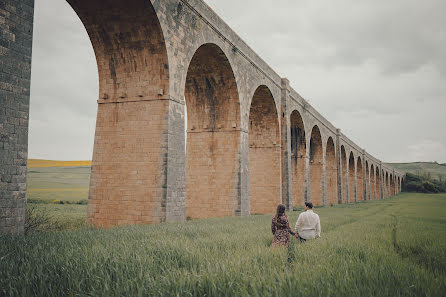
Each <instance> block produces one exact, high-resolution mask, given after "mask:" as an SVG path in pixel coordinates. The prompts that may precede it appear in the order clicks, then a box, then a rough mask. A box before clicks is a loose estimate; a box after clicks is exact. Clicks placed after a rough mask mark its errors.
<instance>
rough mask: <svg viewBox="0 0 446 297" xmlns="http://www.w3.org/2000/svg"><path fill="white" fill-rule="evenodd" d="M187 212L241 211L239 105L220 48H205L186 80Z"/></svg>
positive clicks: (224, 213)
mask: <svg viewBox="0 0 446 297" xmlns="http://www.w3.org/2000/svg"><path fill="white" fill-rule="evenodd" d="M185 99H186V105H187V129H188V131H187V146H186V194H187V200H186V216H187V217H191V218H208V217H223V216H232V215H234V214H235V213H234V211H235V210H236V209H237V203H238V199H237V191H236V188H237V183H238V180H237V171H238V166H239V165H238V164H237V158H236V156H237V152H238V148H239V134H240V129H238V128H239V126H240V120H239V119H240V116H239V115H240V105H239V96H238V93H237V84H236V82H235V78H234V74H233V72H232V70H231V67H230V64H229V61H228V60H227V58H226V56H225V55H224V53H223V52H222V51H221V49H220V48H219V47H217V46H215V45H204V46H202V47H200V48H199V49H198V50H197V52H196V54H195V55H194V57H193V58H192V60H191V63H190V66H189V71H188V74H187V79H186V89H185Z"/></svg>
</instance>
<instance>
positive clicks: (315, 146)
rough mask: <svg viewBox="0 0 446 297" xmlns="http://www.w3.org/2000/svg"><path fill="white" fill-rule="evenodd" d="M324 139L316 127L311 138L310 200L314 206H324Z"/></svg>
mask: <svg viewBox="0 0 446 297" xmlns="http://www.w3.org/2000/svg"><path fill="white" fill-rule="evenodd" d="M322 154H323V152H322V137H321V132H320V131H319V127H318V126H314V127H313V129H312V131H311V138H310V172H309V176H310V178H309V182H310V198H311V201H312V202H313V204H314V205H322V204H323V189H322V174H323V170H322V169H323V159H322V158H323V155H322Z"/></svg>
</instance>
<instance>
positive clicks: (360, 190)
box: [356, 156, 365, 201]
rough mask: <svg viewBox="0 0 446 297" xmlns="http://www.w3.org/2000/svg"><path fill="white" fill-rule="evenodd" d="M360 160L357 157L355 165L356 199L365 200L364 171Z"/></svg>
mask: <svg viewBox="0 0 446 297" xmlns="http://www.w3.org/2000/svg"><path fill="white" fill-rule="evenodd" d="M362 166H363V165H362V159H361V157H360V156H358V159H357V164H356V189H357V192H356V193H357V199H358V201H359V200H365V196H364V171H363V167H362Z"/></svg>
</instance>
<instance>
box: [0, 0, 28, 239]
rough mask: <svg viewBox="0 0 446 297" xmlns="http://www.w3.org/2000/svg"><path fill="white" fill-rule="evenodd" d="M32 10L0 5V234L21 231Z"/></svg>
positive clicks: (9, 1) (20, 0)
mask: <svg viewBox="0 0 446 297" xmlns="http://www.w3.org/2000/svg"><path fill="white" fill-rule="evenodd" d="M33 7H34V0H2V1H0V234H1V233H22V232H23V230H24V219H25V207H26V165H27V155H28V153H27V152H28V113H29V91H30V78H31V47H32V31H33V12H34V11H33Z"/></svg>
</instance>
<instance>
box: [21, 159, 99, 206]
mask: <svg viewBox="0 0 446 297" xmlns="http://www.w3.org/2000/svg"><path fill="white" fill-rule="evenodd" d="M90 171H91V169H90V166H76V167H35V168H29V169H28V200H29V201H40V202H52V201H54V200H62V201H70V202H76V201H82V200H84V201H86V200H87V199H88V186H89V184H90Z"/></svg>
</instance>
